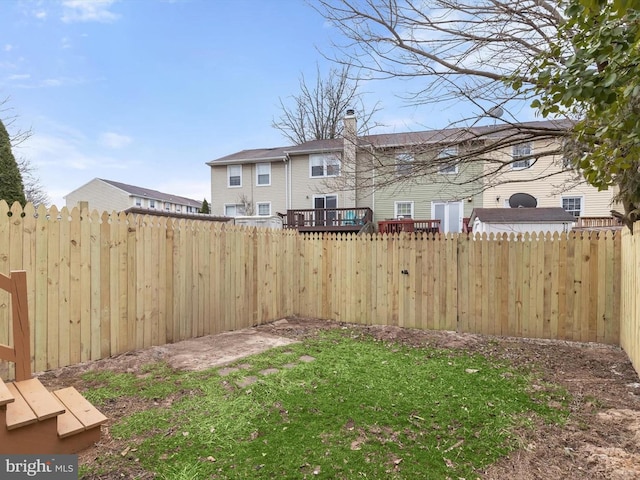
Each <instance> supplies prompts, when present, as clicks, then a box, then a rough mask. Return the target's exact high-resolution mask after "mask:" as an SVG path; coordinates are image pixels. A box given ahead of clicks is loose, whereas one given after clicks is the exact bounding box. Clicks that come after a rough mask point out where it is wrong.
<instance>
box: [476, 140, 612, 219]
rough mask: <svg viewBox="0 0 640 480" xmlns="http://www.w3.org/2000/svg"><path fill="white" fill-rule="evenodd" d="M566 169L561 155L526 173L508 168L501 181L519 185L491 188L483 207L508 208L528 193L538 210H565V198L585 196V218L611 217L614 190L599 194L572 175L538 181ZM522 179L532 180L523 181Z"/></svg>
mask: <svg viewBox="0 0 640 480" xmlns="http://www.w3.org/2000/svg"><path fill="white" fill-rule="evenodd" d="M543 149H548V146H547V145H540V144H538V143H534V144H533V153H534V154H535V152H536V150H538V151H542V150H543ZM498 155H502V156H507V155H509V152H506V151H504V152H500V153H498ZM561 168H562V165H561V159H560V158H559V157H557V156H545V157H540V158H538V159H537V160H536V162H535V163H534V164H533V165H532V166H531V167H529V168H526V169H522V170H511V169H508V170H506V171H505V172H504V174H503V175H502V177H501V178H504V179H506V180H508V181H514V180H515V181H518V183H503V184H499V185H497V186H495V187H492V188H489V189H487V190H486V191H485V192H484V194H483V206H484V207H487V208H491V207H504V206H505V202H506V201H507V200H508V199H509V197H510V196H511V195H513V194H514V193H528V194H529V195H532V196H534V197H535V198H536V200H537V201H538V207H562V197H582V199H583V206H582V208H583V211H582V215H583V216H587V217H599V216H610V210H611V209H612V208H615V205H614V204H613V197H614V191H613V190H612V189H609V190H605V191H601V192H600V191H598V190H597V189H596V188H594V187H592V186H590V185H588V184H586V183H584V182H582V183H580V184H577V185H576V181H575V178H574V176H575V175H574V174H573V173H572V172H562V173H558V174H557V175H553V176H551V177H549V178H543V179H539V180H535V179H534V178H535V177H540V176H541V175H545V174H546V173H552V172H554V171H559V170H560V169H561ZM522 180H529V181H526V182H524V183H523V182H522Z"/></svg>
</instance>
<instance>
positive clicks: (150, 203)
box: [149, 199, 156, 208]
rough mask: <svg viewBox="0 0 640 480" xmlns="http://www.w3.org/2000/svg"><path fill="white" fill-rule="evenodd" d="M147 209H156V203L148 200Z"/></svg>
mask: <svg viewBox="0 0 640 480" xmlns="http://www.w3.org/2000/svg"><path fill="white" fill-rule="evenodd" d="M149 208H156V201H155V200H152V199H149Z"/></svg>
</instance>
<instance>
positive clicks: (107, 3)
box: [62, 0, 120, 23]
mask: <svg viewBox="0 0 640 480" xmlns="http://www.w3.org/2000/svg"><path fill="white" fill-rule="evenodd" d="M114 3H116V0H64V1H63V2H62V6H63V7H64V13H63V14H62V21H63V22H65V23H74V22H102V23H110V22H114V21H116V20H117V19H118V18H120V15H118V14H116V13H113V12H111V11H109V8H110V7H111V6H112V5H113V4H114Z"/></svg>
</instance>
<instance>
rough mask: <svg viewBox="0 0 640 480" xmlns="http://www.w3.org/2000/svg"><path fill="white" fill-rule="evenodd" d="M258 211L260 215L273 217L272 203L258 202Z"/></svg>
mask: <svg viewBox="0 0 640 480" xmlns="http://www.w3.org/2000/svg"><path fill="white" fill-rule="evenodd" d="M256 211H257V212H258V215H271V202H257V203H256Z"/></svg>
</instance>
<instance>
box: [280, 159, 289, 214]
mask: <svg viewBox="0 0 640 480" xmlns="http://www.w3.org/2000/svg"><path fill="white" fill-rule="evenodd" d="M290 160H291V159H290V158H289V154H288V153H285V154H284V158H283V159H282V161H283V162H284V181H285V184H284V204H285V208H286V209H287V210H290V209H291V162H290Z"/></svg>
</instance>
